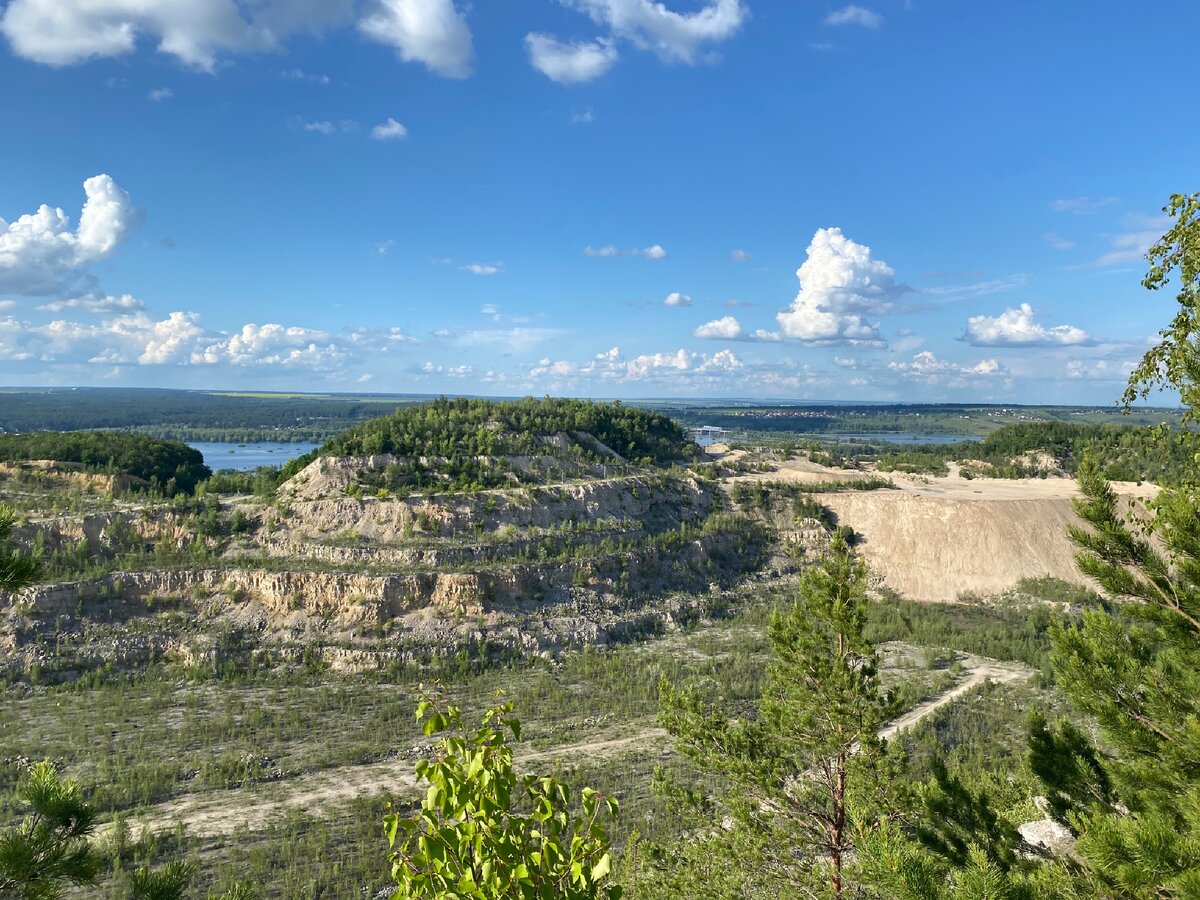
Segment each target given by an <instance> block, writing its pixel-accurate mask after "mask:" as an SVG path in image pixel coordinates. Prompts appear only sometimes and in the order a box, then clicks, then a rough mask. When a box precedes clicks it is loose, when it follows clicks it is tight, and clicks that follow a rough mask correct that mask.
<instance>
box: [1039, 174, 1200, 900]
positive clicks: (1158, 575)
mask: <svg viewBox="0 0 1200 900" xmlns="http://www.w3.org/2000/svg"><path fill="white" fill-rule="evenodd" d="M1164 211H1165V212H1167V213H1168V214H1169V215H1171V216H1173V217H1174V218H1175V220H1176V221H1175V224H1174V226H1173V227H1172V228H1171V229H1170V230H1169V231H1168V232H1167V233H1166V235H1164V237H1163V239H1162V240H1160V241H1159V242H1158V243H1157V244H1155V245H1154V247H1152V248H1151V250H1150V253H1149V260H1150V263H1151V268H1150V271H1149V273H1148V274H1147V276H1146V279H1145V281H1144V282H1143V284H1144V285H1145V286H1146V287H1147V288H1150V289H1154V290H1157V289H1159V288H1161V287H1163V286H1165V285H1166V284H1168V283H1170V280H1171V278H1172V277H1173V276H1177V277H1178V278H1179V292H1178V298H1177V299H1178V303H1179V310H1178V312H1177V315H1176V316H1175V318H1174V320H1173V321H1172V323H1171V325H1170V326H1169V327H1168V328H1167V329H1165V330H1164V331H1163V332H1162V341H1161V342H1160V343H1159V344H1158V345H1157V346H1155V347H1154V348H1153V349H1152V350H1151V351H1150V352H1148V353H1147V354H1146V356H1145V358H1144V359H1143V361H1142V363H1141V365H1140V366H1139V367H1138V368H1137V369H1136V370H1135V371H1134V373H1133V375H1132V377H1131V379H1130V384H1129V388H1128V390H1127V391H1126V393H1125V401H1126V403H1127V404H1128V403H1129V402H1132V401H1133V400H1135V399H1137V398H1138V397H1145V396H1147V395H1148V394H1149V392H1150V391H1151V390H1152V389H1154V388H1159V387H1166V388H1173V389H1175V390H1178V391H1179V393H1180V396H1181V398H1182V400H1183V402H1184V405H1185V421H1186V422H1189V423H1195V422H1196V420H1197V415H1198V414H1200V388H1198V385H1200V194H1192V195H1191V196H1184V195H1175V196H1174V197H1172V199H1171V202H1170V204H1168V206H1167V207H1165V209H1164ZM1162 438H1163V439H1164V440H1178V441H1182V442H1184V443H1185V444H1187V445H1189V447H1190V450H1191V451H1196V450H1197V448H1198V444H1197V435H1196V434H1195V432H1193V431H1188V430H1184V431H1182V432H1177V433H1172V432H1167V431H1165V430H1164V432H1163V434H1162ZM1193 458H1194V459H1195V461H1196V467H1195V468H1194V469H1193V470H1192V471H1191V473H1190V477H1188V478H1186V479H1185V480H1184V482H1183V483H1182V484H1181V485H1179V486H1177V487H1175V488H1172V489H1170V490H1164V491H1163V492H1162V493H1161V494H1160V495H1159V497H1158V498H1157V500H1156V501H1154V502H1153V503H1152V504H1151V507H1152V511H1153V517H1152V518H1148V519H1147V520H1146V521H1139V520H1138V519H1137V518H1136V517H1132V516H1129V515H1128V514H1126V513H1125V511H1124V507H1123V505H1122V503H1121V502H1120V501H1119V499H1118V498H1117V496H1116V495H1115V493H1114V492H1113V490H1112V488H1111V487H1110V486H1109V485H1108V483H1107V482H1106V481H1105V480H1104V478H1103V477H1102V475H1101V473H1100V471H1099V469H1098V467H1097V466H1096V465H1095V464H1094V463H1092V462H1090V461H1089V462H1087V463H1086V464H1085V465H1084V466H1082V467H1081V470H1080V472H1079V478H1078V481H1079V487H1080V490H1081V493H1082V495H1083V496H1082V498H1081V499H1080V500H1078V501H1077V502H1076V509H1077V511H1078V513H1079V515H1080V516H1081V517H1082V519H1083V520H1084V521H1085V522H1086V524H1087V526H1088V527H1086V528H1074V529H1072V531H1071V537H1072V539H1073V540H1074V542H1075V543H1076V545H1077V546H1078V548H1079V553H1078V556H1077V559H1078V563H1079V566H1080V569H1081V570H1082V571H1083V572H1085V573H1086V574H1088V575H1090V576H1091V577H1092V578H1094V579H1095V580H1096V581H1098V582H1099V583H1100V584H1101V585H1102V586H1103V587H1104V589H1105V591H1106V592H1107V593H1108V594H1110V595H1111V596H1113V597H1114V598H1117V599H1116V600H1115V601H1114V603H1113V604H1112V605H1111V606H1108V607H1106V608H1101V609H1091V610H1087V611H1085V612H1084V613H1083V615H1082V618H1081V621H1080V622H1079V624H1077V625H1074V626H1060V627H1058V628H1057V629H1055V631H1054V632H1053V651H1052V656H1051V663H1052V665H1053V669H1054V674H1055V677H1056V680H1057V681H1058V683H1059V685H1060V686H1061V687H1062V689H1063V690H1064V691H1065V692H1066V693H1067V695H1068V696H1069V697H1070V698H1071V700H1072V701H1073V702H1074V703H1075V705H1076V706H1077V707H1078V708H1079V709H1080V710H1082V711H1083V712H1085V713H1087V714H1089V715H1090V716H1091V717H1092V718H1093V719H1094V720H1095V721H1096V722H1097V723H1098V724H1099V727H1100V730H1101V733H1102V735H1103V738H1104V747H1105V749H1107V750H1109V751H1110V752H1109V753H1107V754H1105V753H1102V752H1100V751H1099V750H1097V749H1096V748H1095V747H1093V746H1092V745H1091V743H1090V742H1089V741H1088V740H1087V739H1086V736H1085V735H1084V734H1083V733H1082V732H1080V731H1079V730H1078V729H1072V728H1070V727H1069V726H1065V725H1059V726H1058V727H1057V728H1050V727H1048V726H1046V725H1045V724H1044V723H1040V722H1039V723H1035V728H1034V731H1033V734H1032V735H1031V762H1032V764H1033V766H1034V769H1035V771H1036V772H1037V774H1039V775H1040V776H1041V777H1042V778H1043V780H1045V781H1046V783H1047V785H1048V787H1049V789H1050V796H1051V806H1052V809H1053V810H1054V811H1055V812H1056V814H1057V815H1058V816H1059V817H1061V818H1062V820H1063V821H1065V822H1067V823H1068V824H1069V825H1070V826H1071V827H1072V829H1073V830H1075V831H1076V832H1077V834H1078V836H1079V840H1078V851H1079V854H1080V855H1081V857H1082V859H1083V860H1084V861H1085V862H1086V865H1087V868H1086V871H1085V872H1084V874H1083V876H1082V879H1081V880H1082V881H1083V882H1084V883H1085V885H1086V887H1085V888H1084V889H1083V890H1084V892H1085V893H1086V894H1087V895H1090V896H1096V897H1112V898H1117V897H1122V898H1164V897H1200V452H1194V456H1193Z"/></svg>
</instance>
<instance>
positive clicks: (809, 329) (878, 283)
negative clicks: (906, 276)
mask: <svg viewBox="0 0 1200 900" xmlns="http://www.w3.org/2000/svg"><path fill="white" fill-rule="evenodd" d="M894 274H895V273H894V272H893V270H892V268H891V266H889V265H888V264H887V263H885V262H884V261H883V260H880V259H875V258H874V257H873V256H872V254H871V248H870V247H866V246H864V245H862V244H858V243H855V242H854V241H852V240H850V239H849V238H848V237H846V236H845V235H844V234H842V230H841V229H840V228H820V229H818V230H817V233H816V234H815V235H813V239H812V241H811V242H810V243H809V245H808V258H807V259H806V260H805V261H804V264H803V265H801V266H800V268H799V269H797V270H796V277H797V278H798V279H800V291H799V293H797V294H796V299H795V300H793V301H792V305H791V306H790V307H789V308H788V309H785V310H783V311H782V312H780V313H779V314H778V315H777V316H776V317H775V318H776V319H777V320H778V322H779V325H780V327H781V329H782V331H783V336H784V337H788V338H795V339H797V340H801V341H813V342H827V343H835V342H847V341H849V342H872V343H879V342H882V338H881V337H880V334H879V330H878V329H877V327H876V326H874V325H872V324H871V323H870V322H868V321H867V320H866V318H865V316H867V315H870V314H876V315H878V314H883V313H887V312H889V311H890V310H891V308H892V304H893V301H894V300H895V298H896V297H898V296H899V295H900V294H902V293H904V292H905V291H907V290H908V289H907V288H906V287H905V286H903V285H898V284H896V282H895V280H894V279H893V275H894Z"/></svg>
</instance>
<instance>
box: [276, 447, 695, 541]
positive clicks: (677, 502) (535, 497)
mask: <svg viewBox="0 0 1200 900" xmlns="http://www.w3.org/2000/svg"><path fill="white" fill-rule="evenodd" d="M322 462H325V461H324V460H317V461H316V462H314V463H313V464H312V465H313V466H316V465H318V464H321V463H322ZM333 462H337V460H333V461H329V463H330V465H332V463H333ZM304 471H308V470H307V469H305V470H304ZM301 475H303V472H302V473H301ZM296 477H297V478H299V477H300V475H297V476H296ZM293 496H294V499H293V500H292V501H291V502H290V504H289V510H290V514H289V515H288V516H287V517H286V519H285V520H284V521H283V523H282V524H283V525H284V527H285V528H286V530H287V531H288V532H290V533H292V534H296V535H303V536H306V537H316V538H319V539H328V538H330V537H332V536H336V535H339V534H348V533H354V534H355V535H358V536H361V537H363V538H367V539H370V540H373V541H383V542H395V541H402V540H404V539H406V538H408V537H411V536H412V535H414V534H425V535H430V534H433V535H439V536H442V537H452V536H461V535H477V534H481V533H482V534H490V533H493V532H495V531H497V530H499V529H502V528H514V529H531V528H539V529H546V528H554V527H558V526H559V525H561V524H562V523H563V522H570V523H576V524H578V523H595V522H598V521H602V520H606V519H614V520H617V521H625V522H636V523H639V524H640V525H641V526H642V527H645V528H646V529H647V530H651V531H661V530H663V529H664V528H673V527H677V526H678V525H679V524H681V523H683V522H689V523H695V522H698V521H700V520H701V519H703V518H704V517H705V516H706V515H707V514H708V513H709V512H710V511H711V509H712V507H713V504H714V494H713V491H712V490H711V489H710V488H708V487H706V486H705V485H703V484H702V483H700V482H698V481H697V480H696V479H693V478H686V477H685V478H674V477H664V476H661V475H631V476H625V477H620V478H607V479H603V480H599V481H588V482H581V483H568V484H557V485H551V486H545V487H528V488H515V489H508V490H497V491H480V492H477V493H470V494H443V495H436V496H432V497H415V496H414V497H410V498H405V499H399V500H388V499H379V498H374V497H368V498H352V497H337V496H336V495H335V496H333V497H330V496H329V495H328V494H325V495H324V496H323V497H322V498H316V499H304V497H305V496H306V495H305V494H303V493H297V494H295V495H293Z"/></svg>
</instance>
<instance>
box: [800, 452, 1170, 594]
mask: <svg viewBox="0 0 1200 900" xmlns="http://www.w3.org/2000/svg"><path fill="white" fill-rule="evenodd" d="M896 481H897V484H898V485H900V488H901V489H900V490H898V491H889V490H882V491H864V492H859V493H851V492H844V493H829V494H821V495H819V499H820V501H821V502H822V503H824V504H825V505H826V506H828V507H829V508H830V509H831V510H832V511H833V512H834V513H835V514H836V515H837V517H838V524H840V525H849V526H850V527H851V528H853V529H854V530H855V532H856V533H857V534H858V535H859V541H860V543H859V548H860V550H861V552H862V553H863V555H864V556H865V557H866V559H867V562H868V563H869V565H870V566H871V568H872V570H873V571H875V572H877V573H879V574H881V575H883V577H884V580H885V582H886V583H887V585H888V586H889V587H890V588H892V589H893V590H895V591H898V592H899V593H900V594H902V595H904V596H905V597H908V598H910V599H913V600H932V601H940V600H954V599H955V598H957V597H958V595H959V594H961V593H964V592H967V591H973V592H976V593H980V594H995V593H999V592H1002V591H1004V590H1007V589H1008V588H1011V587H1012V586H1013V585H1014V584H1016V582H1017V581H1019V580H1020V579H1022V578H1039V577H1043V576H1047V575H1049V576H1052V577H1054V578H1061V579H1062V580H1063V581H1070V582H1074V583H1076V584H1087V583H1088V581H1087V579H1085V578H1084V577H1083V576H1082V575H1080V574H1079V572H1078V570H1077V569H1076V567H1075V548H1074V546H1073V545H1072V544H1071V541H1070V538H1068V536H1067V528H1068V526H1070V525H1075V524H1078V523H1079V519H1078V517H1077V516H1076V515H1075V512H1074V509H1073V508H1072V506H1071V499H1072V498H1073V497H1076V496H1078V491H1077V490H1076V487H1075V483H1074V482H1073V481H1071V480H1069V479H1065V478H1059V479H1054V478H1051V479H1025V480H1012V479H990V478H976V479H973V480H968V479H962V478H959V477H957V473H956V472H952V473H951V475H950V476H949V477H948V478H931V479H900V478H897V479H896ZM1115 487H1116V489H1117V491H1118V493H1121V494H1123V495H1125V496H1127V497H1130V498H1131V499H1132V498H1133V497H1145V496H1149V495H1151V494H1153V493H1154V488H1153V487H1150V486H1142V487H1137V486H1134V485H1127V484H1118V485H1115Z"/></svg>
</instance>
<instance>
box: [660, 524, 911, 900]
mask: <svg viewBox="0 0 1200 900" xmlns="http://www.w3.org/2000/svg"><path fill="white" fill-rule="evenodd" d="M866 603H867V600H866V567H865V566H864V565H863V563H862V562H861V561H859V560H857V559H855V558H854V556H853V555H852V553H851V551H850V548H849V547H848V546H847V544H846V542H845V540H844V539H843V538H842V537H841V535H838V534H835V535H834V538H833V541H832V543H831V546H830V552H829V554H828V556H827V557H826V558H825V559H824V560H823V561H822V562H821V563H820V564H819V565H817V566H815V567H813V568H811V569H809V570H808V571H807V572H806V573H805V575H804V577H803V578H802V580H801V583H800V589H799V595H798V596H797V598H796V601H795V603H794V604H793V605H792V607H791V608H790V609H786V610H781V611H778V612H776V613H775V615H774V616H773V617H772V620H771V625H770V630H769V635H770V641H771V647H772V649H773V651H774V658H773V659H772V661H771V662H770V664H769V665H768V667H767V672H766V678H765V682H764V685H763V690H762V696H761V699H760V701H759V704H758V709H757V711H756V713H755V714H753V715H749V716H746V717H744V718H734V717H732V716H731V715H730V714H729V710H728V707H727V705H726V704H725V703H724V701H723V700H721V699H720V698H712V697H705V696H702V694H701V692H700V691H699V690H698V689H697V688H695V687H688V688H685V689H682V690H680V689H676V688H675V687H674V686H672V685H671V684H669V683H667V682H665V681H664V683H663V685H662V688H661V697H662V706H661V711H660V719H661V721H662V723H663V725H664V727H666V728H667V730H668V731H670V732H671V733H672V734H673V735H674V736H675V739H676V745H677V746H678V748H679V749H680V750H681V751H682V752H683V753H685V754H686V755H687V756H688V757H690V758H691V759H692V760H694V761H695V762H696V763H697V764H698V765H699V766H700V767H701V768H703V769H705V770H708V771H710V772H713V773H717V774H719V775H720V776H723V778H724V779H726V780H727V782H728V783H729V786H730V790H729V792H728V795H727V796H726V797H725V798H723V804H722V805H723V807H724V809H725V811H726V812H727V814H728V815H729V818H730V822H729V826H730V827H728V828H722V829H720V830H719V831H717V832H716V833H715V834H713V835H711V836H709V837H707V838H704V839H700V840H699V841H698V842H697V843H695V844H694V845H693V849H696V850H698V851H699V852H698V853H692V854H686V858H687V859H688V860H689V861H690V862H697V861H699V860H698V859H697V857H698V856H704V855H707V856H709V857H710V859H711V858H712V856H713V851H715V850H717V849H718V847H720V848H722V850H723V852H732V853H737V854H740V855H741V858H740V859H738V860H737V861H736V862H735V861H733V860H731V859H729V858H728V857H724V858H722V859H720V860H719V861H714V863H715V864H716V865H721V864H725V865H726V866H728V867H736V871H737V872H738V876H737V877H738V878H744V879H746V880H747V881H755V882H758V883H760V884H761V888H762V890H763V891H764V892H766V893H768V894H775V893H778V892H780V891H786V892H788V893H792V892H796V891H798V892H800V893H801V894H802V895H804V896H808V897H814V898H815V897H831V898H835V900H841V898H844V897H849V896H852V895H854V893H855V887H854V885H853V884H852V883H851V879H850V878H849V877H848V864H849V861H850V857H851V855H852V853H853V852H854V850H855V848H856V845H857V842H858V840H859V838H860V836H861V834H862V833H863V832H864V831H865V830H867V829H870V828H872V827H874V826H875V825H877V824H878V823H879V822H880V821H882V820H885V819H886V818H887V817H888V814H889V811H890V810H891V808H892V804H891V797H890V795H889V791H888V788H887V784H888V783H889V780H890V779H888V778H886V777H883V776H884V770H885V768H886V764H887V754H886V747H885V745H884V743H883V742H882V741H881V740H880V739H879V738H878V737H877V736H876V733H877V731H878V730H879V727H880V725H881V724H882V723H883V722H885V721H886V720H887V719H888V718H890V717H891V716H892V714H893V713H894V712H895V704H894V702H893V699H892V697H891V695H890V694H889V693H886V692H884V691H883V690H881V688H880V686H879V682H878V677H877V660H876V655H875V650H874V648H873V647H872V646H871V645H870V643H869V642H868V641H867V640H866V639H865V637H864V636H863V626H864V622H865V618H866ZM700 862H701V866H702V870H703V871H705V876H704V878H705V880H706V881H708V882H709V883H710V884H713V885H715V884H716V883H717V882H716V880H714V879H719V878H720V875H719V873H710V872H709V871H708V870H709V869H710V868H711V867H710V866H704V865H703V862H702V861H700ZM668 869H670V870H671V873H672V877H673V878H685V879H686V878H688V877H689V873H688V872H686V871H681V870H680V869H681V867H675V868H674V869H671V867H670V866H668ZM728 887H729V891H728V895H729V896H749V895H750V894H749V892H747V893H745V894H741V895H739V894H737V893H735V891H736V890H738V889H739V888H738V887H737V886H736V885H733V884H731V885H729V886H728ZM695 888H697V889H700V890H701V891H703V888H702V886H700V885H697V886H695ZM744 888H745V884H743V885H742V889H744ZM681 893H682V894H683V895H687V893H686V891H681ZM721 895H722V896H724V895H725V894H721ZM709 896H718V894H716V893H711V894H709Z"/></svg>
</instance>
